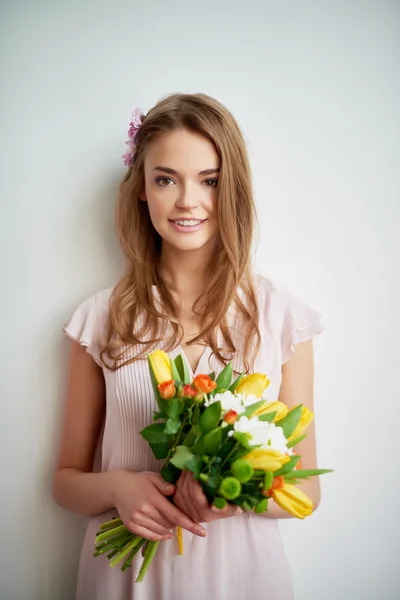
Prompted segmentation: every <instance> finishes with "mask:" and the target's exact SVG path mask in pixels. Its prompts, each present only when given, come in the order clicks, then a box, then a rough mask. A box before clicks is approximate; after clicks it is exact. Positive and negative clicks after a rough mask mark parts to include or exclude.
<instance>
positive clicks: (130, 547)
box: [110, 535, 143, 568]
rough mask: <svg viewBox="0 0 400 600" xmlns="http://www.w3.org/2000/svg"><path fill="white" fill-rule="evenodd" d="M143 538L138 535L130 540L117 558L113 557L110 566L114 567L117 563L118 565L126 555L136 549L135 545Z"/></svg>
mask: <svg viewBox="0 0 400 600" xmlns="http://www.w3.org/2000/svg"><path fill="white" fill-rule="evenodd" d="M142 539H143V538H141V537H139V536H138V535H137V536H135V537H134V538H133V540H132V541H131V542H129V543H128V544H127V545H126V546H125V548H124V549H123V550H122V551H121V552H120V553H119V554H117V556H116V557H115V558H113V559H112V561H111V562H110V566H111V567H113V568H114V567H115V565H117V564H118V563H119V562H120V561H121V560H122V559H123V558H125V556H127V555H128V554H129V553H130V552H131V551H132V550H133V549H134V547H135V546H137V545H138V544H139V543H140V541H141V540H142Z"/></svg>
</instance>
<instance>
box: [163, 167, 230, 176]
mask: <svg viewBox="0 0 400 600" xmlns="http://www.w3.org/2000/svg"><path fill="white" fill-rule="evenodd" d="M153 171H162V172H163V173H168V175H178V171H175V170H174V169H170V168H169V167H162V166H161V165H160V166H158V167H154V169H153ZM219 172H220V169H204V170H203V171H200V172H199V175H213V174H214V173H219Z"/></svg>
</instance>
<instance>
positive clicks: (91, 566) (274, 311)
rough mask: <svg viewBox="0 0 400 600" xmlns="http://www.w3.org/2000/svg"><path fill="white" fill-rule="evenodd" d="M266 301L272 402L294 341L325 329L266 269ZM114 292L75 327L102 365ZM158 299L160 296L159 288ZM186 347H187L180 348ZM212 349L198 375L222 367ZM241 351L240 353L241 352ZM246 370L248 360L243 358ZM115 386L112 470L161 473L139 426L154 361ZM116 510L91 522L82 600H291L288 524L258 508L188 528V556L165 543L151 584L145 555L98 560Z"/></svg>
mask: <svg viewBox="0 0 400 600" xmlns="http://www.w3.org/2000/svg"><path fill="white" fill-rule="evenodd" d="M255 280H256V286H257V294H258V299H259V306H260V332H261V337H262V342H261V348H260V351H259V353H258V356H257V359H256V363H255V368H254V371H256V372H261V373H266V374H267V375H268V377H269V379H270V381H271V382H270V385H269V387H268V388H267V390H266V398H267V399H268V400H271V401H272V400H276V399H277V398H278V395H279V389H280V385H281V379H282V373H281V366H282V364H283V363H284V362H286V361H287V360H288V359H289V358H290V357H291V356H292V354H293V353H294V345H295V344H297V343H299V342H302V341H305V340H308V339H310V338H312V337H314V336H315V335H317V334H318V333H320V332H321V331H323V330H324V326H323V325H321V323H320V316H321V315H320V314H319V313H318V312H316V311H315V310H313V309H312V308H310V307H308V306H307V305H306V304H304V303H303V302H301V301H300V300H299V299H297V298H296V297H295V296H294V295H293V294H291V293H290V292H289V291H288V290H287V289H286V288H283V287H280V286H277V285H276V284H275V283H273V282H272V280H270V279H267V278H265V277H262V276H259V275H257V276H256V278H255ZM111 291H112V289H108V290H103V291H100V292H98V293H96V294H95V295H93V296H92V297H91V298H89V299H88V300H86V301H85V302H83V303H82V304H81V305H80V306H79V307H78V309H77V310H76V312H75V313H74V315H73V316H72V319H71V320H70V322H69V323H68V325H67V326H66V327H65V333H66V334H67V335H68V337H70V338H72V339H74V340H76V341H78V342H79V343H80V344H82V345H84V346H86V347H87V351H88V352H89V353H90V354H91V356H92V357H93V359H94V360H95V361H96V362H97V363H98V364H99V365H100V366H101V363H100V357H99V353H100V348H101V345H102V341H103V340H104V335H105V327H106V322H107V313H108V303H109V298H110V294H111ZM153 291H154V294H155V298H156V299H157V298H158V291H157V288H156V287H155V286H154V287H153ZM228 316H229V326H230V328H231V332H232V335H233V339H234V342H235V345H236V348H238V349H240V347H241V343H242V337H243V334H242V331H241V326H240V322H238V321H237V320H236V319H235V315H234V314H233V312H229V313H228ZM179 353H183V350H182V348H181V347H179V346H178V347H177V348H175V350H173V351H172V352H171V353H170V354H171V356H172V357H175V356H176V355H177V354H179ZM210 354H211V350H210V348H208V347H207V348H206V349H205V351H204V354H203V356H202V357H201V359H200V362H199V365H198V367H197V369H196V373H195V375H196V374H199V373H209V372H211V371H212V370H215V371H217V372H218V370H221V364H220V363H219V362H218V360H217V359H216V358H215V356H213V357H211V359H210V363H209V360H208V359H209V357H210ZM237 355H239V353H237ZM233 365H234V367H235V368H238V370H239V368H240V365H241V362H240V359H239V358H238V359H236V358H235V359H234V361H233ZM104 377H105V384H106V390H107V416H106V421H105V426H104V432H103V434H102V440H101V466H100V469H101V470H102V471H108V470H110V469H120V468H122V469H130V470H132V471H143V470H152V471H158V470H159V469H160V461H157V460H156V459H155V458H154V456H153V454H152V452H151V450H150V448H149V446H148V445H147V442H145V441H144V439H143V438H142V437H141V436H140V435H139V431H140V430H141V429H142V428H143V427H145V426H146V425H149V424H150V423H151V422H152V411H153V410H154V409H155V408H156V407H155V401H154V399H153V391H152V386H151V383H150V378H149V374H148V367H147V361H146V360H140V361H137V362H135V363H132V364H130V365H128V366H126V367H123V368H121V369H119V370H117V371H116V372H111V371H109V370H107V369H104ZM115 515H116V512H115V511H110V512H108V513H105V514H102V515H100V516H97V517H95V518H93V519H91V520H90V521H89V524H88V528H87V532H86V536H85V540H84V543H83V547H82V552H81V557H80V565H79V576H78V586H77V596H76V597H77V600H133V599H134V600H189V599H190V600H248V599H249V598H251V600H291V599H292V598H293V588H292V576H291V571H290V567H289V564H288V561H287V558H286V556H285V551H284V546H283V543H282V539H281V535H280V531H279V528H278V522H277V520H275V519H268V518H265V517H263V516H259V515H255V514H243V515H239V516H235V517H231V518H229V519H221V520H217V521H214V522H212V523H206V524H204V526H205V528H206V529H207V531H208V535H207V538H200V537H197V536H195V535H193V534H191V533H189V532H187V531H184V532H183V544H184V553H183V555H182V556H180V555H179V553H178V545H177V541H176V537H174V539H172V540H168V541H164V542H162V543H161V544H160V546H159V549H158V551H157V554H156V556H155V559H154V560H153V563H152V565H151V566H150V569H149V571H148V572H147V575H146V577H145V580H144V581H143V582H142V583H139V584H135V583H134V580H135V578H136V576H137V573H138V569H139V566H140V562H141V560H142V557H141V556H139V557H136V559H135V561H134V563H133V566H132V569H129V570H128V571H126V572H125V573H122V572H121V571H120V568H119V566H117V567H115V568H114V569H112V568H111V567H110V566H109V563H108V561H107V559H106V558H105V557H98V558H94V557H93V549H94V543H93V542H94V538H95V533H96V531H97V530H98V526H99V524H100V523H102V522H103V521H106V520H109V519H110V518H112V517H113V516H115Z"/></svg>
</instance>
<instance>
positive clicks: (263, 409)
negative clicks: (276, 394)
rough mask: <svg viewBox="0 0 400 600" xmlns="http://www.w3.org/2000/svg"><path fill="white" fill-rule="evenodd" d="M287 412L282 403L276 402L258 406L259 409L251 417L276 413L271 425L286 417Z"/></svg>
mask: <svg viewBox="0 0 400 600" xmlns="http://www.w3.org/2000/svg"><path fill="white" fill-rule="evenodd" d="M288 410H289V409H288V407H287V406H286V404H283V402H279V401H278V400H277V401H276V402H267V403H266V404H265V406H260V408H258V409H257V410H256V412H255V413H254V414H253V415H252V416H253V417H259V416H260V415H265V414H267V413H271V412H276V415H275V417H274V419H273V421H272V422H273V423H275V421H278V420H279V419H283V417H286V415H287V414H288Z"/></svg>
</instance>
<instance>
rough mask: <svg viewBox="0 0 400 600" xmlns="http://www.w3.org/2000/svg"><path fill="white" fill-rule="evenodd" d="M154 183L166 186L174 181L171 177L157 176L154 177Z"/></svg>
mask: <svg viewBox="0 0 400 600" xmlns="http://www.w3.org/2000/svg"><path fill="white" fill-rule="evenodd" d="M156 183H158V184H159V185H160V186H161V187H167V186H169V185H171V183H174V181H173V179H171V177H165V176H164V177H157V179H156Z"/></svg>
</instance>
